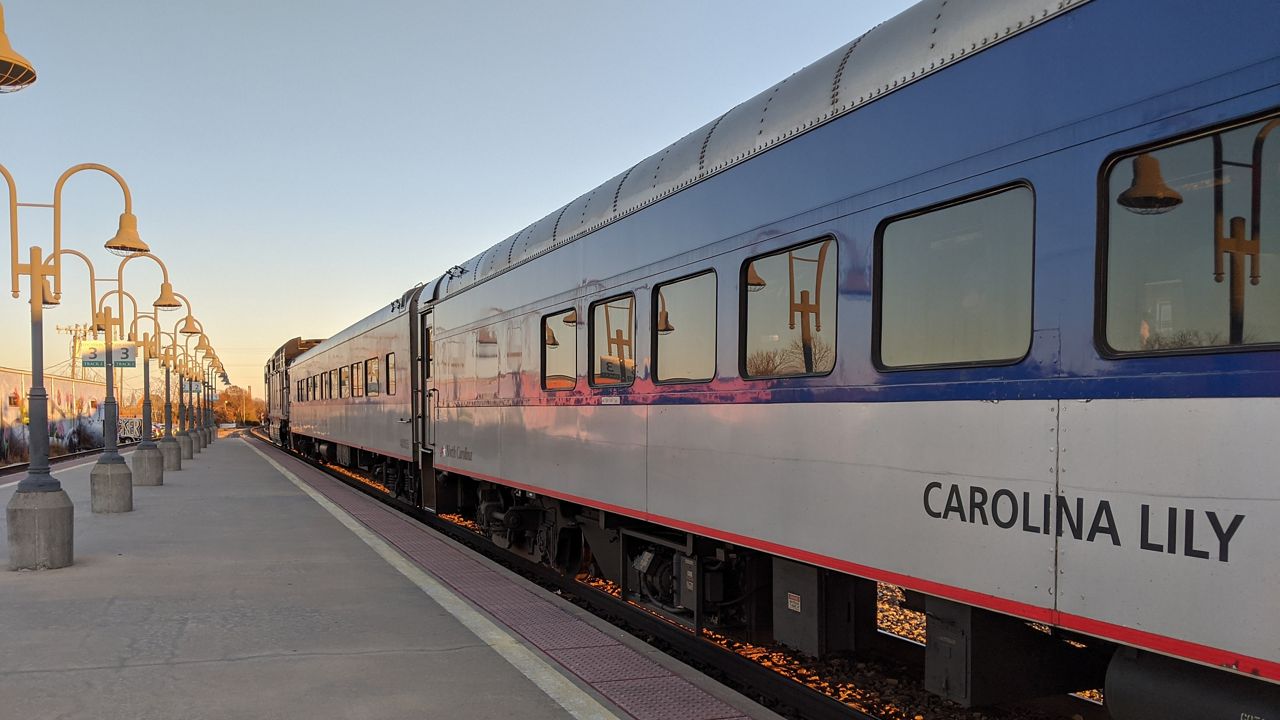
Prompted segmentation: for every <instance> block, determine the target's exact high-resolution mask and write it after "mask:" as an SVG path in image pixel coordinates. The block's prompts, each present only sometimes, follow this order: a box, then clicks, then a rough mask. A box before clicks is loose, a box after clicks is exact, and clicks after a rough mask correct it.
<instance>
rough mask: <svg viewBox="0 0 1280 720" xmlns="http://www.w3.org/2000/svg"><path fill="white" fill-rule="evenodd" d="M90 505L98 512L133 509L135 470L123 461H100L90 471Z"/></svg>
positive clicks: (117, 511) (129, 510)
mask: <svg viewBox="0 0 1280 720" xmlns="http://www.w3.org/2000/svg"><path fill="white" fill-rule="evenodd" d="M89 494H90V497H91V500H90V503H89V504H90V507H91V508H92V509H93V511H94V512H96V513H122V512H132V511H133V472H132V471H131V470H129V466H128V465H126V464H125V463H124V462H123V461H121V462H99V463H98V464H97V465H94V466H93V470H92V471H91V472H90V473H89Z"/></svg>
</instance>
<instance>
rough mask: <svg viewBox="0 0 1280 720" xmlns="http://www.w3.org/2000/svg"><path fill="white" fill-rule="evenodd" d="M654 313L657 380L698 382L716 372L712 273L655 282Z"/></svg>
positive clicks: (713, 276) (714, 287) (714, 290)
mask: <svg viewBox="0 0 1280 720" xmlns="http://www.w3.org/2000/svg"><path fill="white" fill-rule="evenodd" d="M654 292H655V293H656V295H657V305H658V311H657V313H656V314H655V316H654V322H655V327H654V329H655V330H656V332H657V336H658V339H657V351H656V353H655V356H654V376H655V378H656V379H657V381H658V382H699V381H705V380H710V379H711V378H713V377H715V374H716V276H715V273H703V274H702V275H698V276H696V277H691V278H687V279H684V280H677V281H675V282H671V283H667V284H665V285H659V286H658V287H657V289H656V290H655V291H654Z"/></svg>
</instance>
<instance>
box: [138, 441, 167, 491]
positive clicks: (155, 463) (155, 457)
mask: <svg viewBox="0 0 1280 720" xmlns="http://www.w3.org/2000/svg"><path fill="white" fill-rule="evenodd" d="M133 484H134V485H163V484H164V455H163V454H162V453H161V452H160V448H159V446H157V445H156V444H155V443H152V442H148V443H147V444H145V445H139V446H138V449H137V450H134V451H133Z"/></svg>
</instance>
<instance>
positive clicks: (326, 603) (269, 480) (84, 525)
mask: <svg viewBox="0 0 1280 720" xmlns="http://www.w3.org/2000/svg"><path fill="white" fill-rule="evenodd" d="M250 443H252V444H253V445H254V446H256V445H257V443H256V441H253V440H247V441H243V440H240V439H235V438H224V439H222V441H220V442H217V443H214V444H212V445H211V446H210V447H209V448H208V449H207V450H206V451H205V452H203V453H201V454H199V455H198V456H196V457H195V458H194V459H193V460H191V461H188V462H184V463H183V469H182V470H181V471H177V472H172V473H166V475H165V483H164V485H162V486H154V487H148V486H139V487H135V488H134V493H135V510H134V512H131V513H122V514H112V515H101V514H97V515H95V514H92V513H90V512H89V471H90V468H91V467H92V461H90V462H87V463H82V464H79V465H73V466H71V467H62V468H55V477H58V478H59V479H60V480H61V481H62V482H63V485H64V487H65V489H66V490H67V492H68V494H69V495H70V497H71V499H72V501H73V502H74V503H75V565H73V566H72V567H69V568H65V569H60V570H50V571H41V572H0V720H8V719H9V718H14V719H15V720H16V719H17V718H23V719H24V720H35V719H43V718H50V719H52V718H58V719H60V720H61V719H67V720H73V719H85V720H88V719H93V720H112V719H115V718H119V719H121V720H124V719H126V718H127V719H128V720H144V719H149V718H156V719H157V720H159V719H164V720H174V719H184V720H186V719H192V720H195V719H201V718H210V719H213V718H217V719H218V720H226V719H229V718H306V719H308V720H315V719H320V718H359V719H361V720H363V719H366V718H367V719H380V718H424V717H425V718H432V717H449V718H462V719H466V718H506V717H513V716H518V717H521V718H522V719H524V720H541V719H543V718H562V717H575V718H579V719H581V718H602V719H608V718H612V717H620V718H627V717H628V716H629V715H630V716H632V717H636V716H637V715H636V713H635V712H634V711H633V712H631V713H628V712H627V711H626V710H624V709H621V708H620V707H619V706H618V705H615V704H613V703H611V702H610V701H609V700H608V699H607V698H605V697H604V696H603V695H601V694H599V693H598V692H596V691H595V690H594V689H593V688H592V687H591V686H590V685H589V684H588V683H585V682H583V681H582V679H581V677H579V676H576V675H574V674H573V673H569V672H565V671H564V668H563V667H562V666H561V665H558V664H557V663H556V661H555V660H554V659H552V658H551V657H550V656H548V655H546V654H544V653H543V652H542V651H540V650H538V649H537V648H536V647H534V645H533V644H531V643H529V642H527V641H526V640H524V639H522V638H521V637H520V636H519V635H517V634H515V633H508V632H507V629H506V627H505V626H504V625H502V624H501V623H500V622H496V623H495V622H493V621H491V620H489V619H487V618H490V617H491V616H490V615H487V614H484V613H483V612H481V611H479V610H477V609H476V608H477V607H478V606H476V605H473V604H471V603H470V601H469V600H467V599H464V598H462V597H460V596H458V595H454V594H452V593H450V591H449V590H447V589H442V588H444V586H443V585H439V586H435V585H434V584H433V583H432V582H431V581H426V580H424V581H414V580H413V579H412V578H413V573H412V572H411V571H410V570H409V569H406V566H408V565H409V561H408V560H407V559H405V558H404V557H403V556H400V555H398V554H397V551H396V550H394V549H390V547H391V546H390V545H387V546H381V545H378V543H379V542H380V541H378V540H375V539H371V536H370V533H369V532H368V531H367V530H366V529H365V528H364V527H363V526H361V525H360V524H359V522H358V521H356V520H354V519H352V518H351V517H350V516H349V515H345V514H343V511H341V510H335V509H334V507H335V506H332V505H331V504H329V503H326V505H329V507H327V508H326V507H323V506H322V505H321V504H319V503H320V501H318V500H317V499H315V493H307V492H304V491H303V489H302V486H301V484H300V483H299V482H298V478H297V476H296V475H294V476H293V480H292V481H291V480H290V479H289V477H287V475H292V474H293V473H290V472H288V471H286V470H285V469H284V467H283V466H281V465H279V464H278V463H277V462H276V461H274V460H268V455H265V454H263V453H262V452H261V451H260V450H255V448H254V447H251V445H250ZM299 467H300V466H295V467H293V471H294V472H303V471H302V470H300V469H299ZM312 472H314V471H312ZM14 484H16V478H4V479H0V503H7V502H8V500H9V497H10V494H11V493H12V492H13V485H14ZM0 524H3V519H0ZM3 536H4V533H3V531H2V530H0V537H3ZM437 537H438V536H437ZM432 542H434V541H432ZM459 550H460V551H462V552H469V551H466V550H464V549H459ZM7 552H8V551H7V548H0V567H4V566H6V563H7ZM412 569H413V570H416V571H417V572H419V573H421V572H422V571H421V570H417V566H414V567H413V568H412ZM502 574H503V575H504V576H505V577H507V578H508V579H510V580H512V581H514V582H523V581H521V580H519V579H518V578H514V576H511V575H510V574H509V573H505V572H504V571H503V572H502ZM428 584H432V585H433V587H435V588H436V589H435V590H429V589H428V587H427V585H428ZM429 592H430V594H428V593H429ZM530 592H533V593H542V592H543V591H541V590H540V589H537V588H531V589H530ZM543 594H545V593H543ZM551 601H552V602H555V601H558V598H553V599H552V600H551ZM566 605H567V604H566ZM573 611H576V608H572V606H569V607H568V608H567V609H566V612H573ZM467 613H470V615H468V614H467ZM472 616H475V617H472ZM476 617H478V618H484V619H481V620H476V619H475V618H476ZM584 621H587V622H593V623H594V624H597V625H599V626H602V625H603V623H600V622H599V621H597V620H595V619H594V618H588V619H585V620H584ZM602 631H604V632H610V633H612V634H614V635H619V636H620V635H622V633H619V632H618V631H616V630H614V629H612V628H602ZM625 642H628V643H630V644H632V645H635V646H637V647H639V645H638V641H635V640H634V639H628V640H626V641H625ZM644 647H646V648H647V646H644ZM650 652H651V653H652V654H653V655H657V653H656V651H651V650H650ZM647 654H648V653H647ZM659 662H661V663H662V664H663V665H664V666H667V667H676V666H679V664H678V663H674V661H671V660H670V659H668V658H665V656H664V657H662V658H661V659H660V660H659ZM679 668H682V669H681V670H679V672H680V673H681V674H682V677H685V676H690V675H696V673H695V672H694V671H692V670H689V669H688V668H684V667H683V666H679ZM691 681H692V682H693V683H695V684H696V685H697V686H698V687H699V688H703V689H704V690H703V691H704V692H710V693H713V694H714V695H715V696H716V697H717V698H719V699H721V700H724V701H726V702H729V703H732V705H733V706H734V707H733V712H717V713H715V714H717V715H719V716H720V717H728V716H734V717H738V716H743V715H751V716H755V717H769V716H770V715H771V714H770V713H768V712H767V711H765V710H763V709H762V708H759V707H758V706H755V705H754V704H752V703H750V702H749V701H746V700H745V699H743V698H741V697H740V696H736V695H735V694H733V693H731V692H729V691H727V690H724V689H723V688H719V686H715V685H714V683H712V682H711V681H710V680H708V679H706V678H705V677H701V676H698V677H697V678H691ZM691 687H692V686H691ZM720 707H725V706H723V705H721V706H720ZM667 710H668V711H669V712H670V711H676V712H674V713H673V716H679V715H680V714H681V713H680V712H678V710H677V709H676V708H668V709H667ZM642 714H643V713H642ZM664 714H665V713H664ZM774 717H776V716H774Z"/></svg>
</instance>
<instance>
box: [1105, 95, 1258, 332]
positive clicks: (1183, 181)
mask: <svg viewBox="0 0 1280 720" xmlns="http://www.w3.org/2000/svg"><path fill="white" fill-rule="evenodd" d="M1278 125H1280V120H1277V119H1270V120H1263V121H1260V122H1256V123H1252V124H1249V125H1245V126H1243V127H1238V128H1234V129H1231V130H1227V131H1223V132H1220V133H1215V134H1212V135H1209V136H1205V137H1200V138H1196V139H1194V140H1189V141H1186V142H1181V143H1178V144H1176V145H1171V146H1168V147H1164V148H1161V149H1159V150H1153V151H1150V152H1146V153H1141V154H1138V155H1136V156H1131V157H1126V158H1123V159H1121V160H1120V161H1118V162H1116V163H1114V164H1113V165H1112V166H1111V168H1110V170H1109V171H1108V175H1107V190H1108V197H1109V205H1108V208H1107V288H1106V313H1107V322H1106V341H1107V345H1108V346H1110V347H1111V348H1112V349H1114V350H1117V351H1121V352H1143V351H1160V350H1183V349H1194V348H1205V347H1223V346H1240V345H1251V344H1258V343H1273V342H1280V283H1278V282H1276V281H1275V280H1273V279H1271V280H1268V279H1264V277H1263V275H1262V268H1264V267H1271V268H1274V267H1276V263H1277V261H1280V253H1277V252H1276V245H1275V243H1269V244H1268V245H1267V246H1264V245H1263V243H1262V239H1261V238H1262V236H1263V235H1264V234H1265V233H1268V232H1271V234H1272V235H1273V236H1274V232H1273V229H1274V228H1276V227H1277V226H1278V225H1277V223H1280V189H1277V182H1280V178H1278V177H1277V175H1280V150H1277V149H1276V147H1275V145H1276V143H1275V142H1271V143H1269V144H1268V142H1267V140H1268V138H1269V137H1270V136H1271V135H1274V134H1277V133H1275V132H1273V131H1274V130H1276V128H1277V126H1278Z"/></svg>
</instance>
